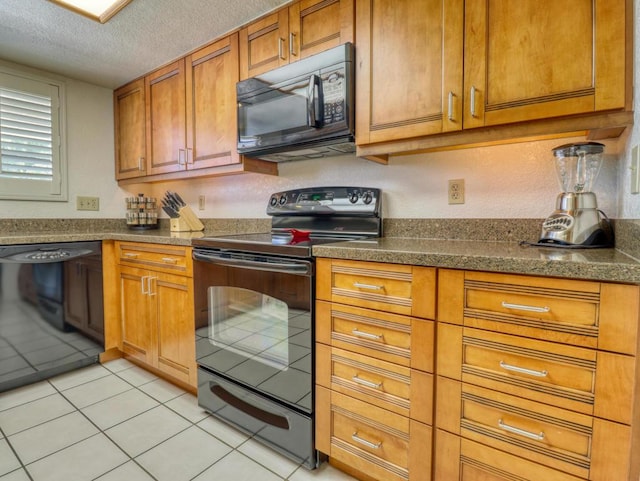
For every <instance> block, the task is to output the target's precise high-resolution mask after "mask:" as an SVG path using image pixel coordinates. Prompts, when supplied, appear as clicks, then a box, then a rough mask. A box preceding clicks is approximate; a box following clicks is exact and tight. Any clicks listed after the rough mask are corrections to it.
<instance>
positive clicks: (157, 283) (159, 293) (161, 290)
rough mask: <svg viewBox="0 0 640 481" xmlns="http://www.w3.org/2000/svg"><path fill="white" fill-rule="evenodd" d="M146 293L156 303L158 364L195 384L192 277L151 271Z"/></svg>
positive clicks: (179, 377)
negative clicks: (148, 292) (148, 293)
mask: <svg viewBox="0 0 640 481" xmlns="http://www.w3.org/2000/svg"><path fill="white" fill-rule="evenodd" d="M152 276H153V277H152V283H151V292H150V297H151V298H155V304H156V306H157V309H156V311H157V332H158V368H159V369H160V370H162V371H164V372H166V373H167V374H169V375H171V376H173V377H175V378H177V379H180V380H181V381H184V382H187V383H190V384H191V385H193V386H195V385H196V384H197V382H196V366H195V359H196V356H195V327H194V315H193V288H192V287H191V286H190V283H191V282H192V280H191V279H190V278H187V277H182V276H175V275H170V274H162V273H158V274H154V273H152Z"/></svg>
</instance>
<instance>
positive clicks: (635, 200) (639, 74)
mask: <svg viewBox="0 0 640 481" xmlns="http://www.w3.org/2000/svg"><path fill="white" fill-rule="evenodd" d="M634 4H635V5H634V14H635V19H634V29H633V31H634V36H635V38H634V55H633V58H634V60H635V62H634V68H633V78H634V81H633V87H634V88H633V90H634V93H635V95H634V99H633V110H634V112H635V118H634V124H633V127H632V128H631V129H627V130H629V131H630V132H629V133H628V135H627V139H626V143H625V146H624V151H623V153H622V155H621V157H620V176H619V202H620V215H619V217H620V218H621V219H640V194H631V193H630V182H631V171H630V167H631V149H632V148H633V147H634V146H635V145H638V144H639V143H640V95H639V94H638V91H640V32H639V27H640V0H635V1H634Z"/></svg>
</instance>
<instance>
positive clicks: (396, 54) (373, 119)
mask: <svg viewBox="0 0 640 481" xmlns="http://www.w3.org/2000/svg"><path fill="white" fill-rule="evenodd" d="M356 12H357V15H356V44H357V46H358V48H357V49H356V58H357V63H356V122H357V126H356V143H357V144H358V145H362V144H369V143H376V142H383V141H389V140H397V139H405V138H409V137H417V136H423V135H428V134H435V133H440V132H446V131H452V130H460V129H461V128H462V118H461V112H462V97H461V96H462V93H463V89H462V43H463V41H462V33H463V32H462V31H463V24H462V21H463V20H462V19H463V18H464V15H463V1H462V0H357V3H356Z"/></svg>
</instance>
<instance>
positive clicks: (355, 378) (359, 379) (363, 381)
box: [351, 374, 382, 389]
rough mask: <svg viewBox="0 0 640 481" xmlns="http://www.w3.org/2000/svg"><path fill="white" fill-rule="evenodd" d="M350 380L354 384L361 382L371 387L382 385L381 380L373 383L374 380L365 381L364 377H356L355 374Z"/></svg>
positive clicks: (375, 387) (376, 387) (377, 387)
mask: <svg viewBox="0 0 640 481" xmlns="http://www.w3.org/2000/svg"><path fill="white" fill-rule="evenodd" d="M351 380H352V381H353V382H355V383H356V384H361V385H363V386H367V387H371V388H373V389H380V388H381V387H382V383H381V382H378V383H375V382H371V381H367V380H366V379H362V378H361V377H358V375H357V374H356V375H355V376H353V377H352V378H351Z"/></svg>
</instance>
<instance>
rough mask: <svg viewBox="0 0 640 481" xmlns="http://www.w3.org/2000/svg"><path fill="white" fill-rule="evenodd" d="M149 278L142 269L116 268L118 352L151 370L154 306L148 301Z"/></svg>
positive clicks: (154, 330)
mask: <svg viewBox="0 0 640 481" xmlns="http://www.w3.org/2000/svg"><path fill="white" fill-rule="evenodd" d="M151 277H152V276H151V275H150V274H149V273H148V272H147V271H145V270H142V269H135V268H130V267H121V268H120V296H121V299H120V302H121V307H120V309H121V315H120V318H121V321H122V350H123V352H124V353H125V354H127V355H129V356H132V357H135V358H136V359H138V360H140V361H142V362H144V363H146V364H148V365H150V366H153V365H154V360H155V359H156V349H155V346H156V344H157V341H156V326H155V304H154V303H152V302H150V301H149V299H150V298H149V295H148V293H149V287H150V284H151V283H152V279H151Z"/></svg>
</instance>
